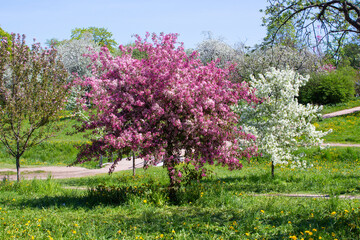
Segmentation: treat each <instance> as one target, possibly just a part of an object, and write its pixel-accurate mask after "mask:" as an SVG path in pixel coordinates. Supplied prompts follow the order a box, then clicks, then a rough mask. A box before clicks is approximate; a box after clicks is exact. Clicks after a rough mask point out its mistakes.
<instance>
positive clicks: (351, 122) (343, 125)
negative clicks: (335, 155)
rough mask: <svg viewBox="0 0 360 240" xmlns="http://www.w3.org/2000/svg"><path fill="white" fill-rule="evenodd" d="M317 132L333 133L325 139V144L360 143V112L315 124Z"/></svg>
mask: <svg viewBox="0 0 360 240" xmlns="http://www.w3.org/2000/svg"><path fill="white" fill-rule="evenodd" d="M314 125H315V127H316V129H317V130H321V131H328V130H330V129H332V132H331V133H329V134H328V135H326V136H325V137H324V139H325V142H336V143H360V112H356V113H352V114H348V115H343V116H338V117H333V118H326V119H323V120H322V121H320V122H316V123H314Z"/></svg>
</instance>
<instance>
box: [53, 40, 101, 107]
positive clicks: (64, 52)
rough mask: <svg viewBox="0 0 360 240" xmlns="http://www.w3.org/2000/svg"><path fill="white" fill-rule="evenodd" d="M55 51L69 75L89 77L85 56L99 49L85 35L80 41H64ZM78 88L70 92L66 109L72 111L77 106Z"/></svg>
mask: <svg viewBox="0 0 360 240" xmlns="http://www.w3.org/2000/svg"><path fill="white" fill-rule="evenodd" d="M57 50H58V52H59V54H60V56H61V61H62V62H63V64H64V67H65V69H66V70H67V71H68V72H69V73H70V78H69V81H70V80H71V79H72V77H71V74H76V75H77V76H79V77H81V78H83V77H90V76H91V69H89V68H88V66H89V64H90V62H91V60H90V58H89V57H86V56H85V54H91V53H92V52H93V51H96V52H98V51H100V47H99V46H98V45H97V44H96V43H95V42H94V41H93V40H92V36H91V34H90V33H89V34H85V35H84V37H83V38H81V39H73V40H66V41H64V42H62V43H61V44H60V45H59V46H58V47H57ZM80 94H81V93H80V88H79V87H77V86H75V87H73V88H72V90H71V95H70V97H69V98H68V101H67V106H66V108H67V109H74V108H76V106H77V100H76V99H77V97H78V96H79V95H80Z"/></svg>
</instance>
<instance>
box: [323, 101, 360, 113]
mask: <svg viewBox="0 0 360 240" xmlns="http://www.w3.org/2000/svg"><path fill="white" fill-rule="evenodd" d="M359 106H360V98H354V99H353V100H351V101H349V102H346V103H338V104H329V105H325V106H324V107H323V110H322V111H321V113H322V114H326V113H331V112H336V111H341V110H344V109H348V108H354V107H359Z"/></svg>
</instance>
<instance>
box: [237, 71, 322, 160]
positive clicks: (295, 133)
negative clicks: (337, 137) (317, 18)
mask: <svg viewBox="0 0 360 240" xmlns="http://www.w3.org/2000/svg"><path fill="white" fill-rule="evenodd" d="M308 80H309V77H308V76H306V77H303V76H301V75H300V74H298V73H296V72H295V71H293V70H289V69H286V70H277V69H275V68H271V69H270V71H268V72H266V73H265V74H264V75H261V74H260V75H259V77H258V79H256V78H255V77H254V76H251V81H250V84H251V87H252V88H253V89H254V90H255V91H256V96H257V97H258V98H261V99H263V102H262V103H260V104H258V105H256V106H250V105H248V104H247V103H240V104H239V105H238V106H236V107H235V111H236V112H238V113H239V115H240V119H239V124H240V125H244V126H245V127H244V128H243V129H244V131H246V132H248V133H252V134H254V135H255V136H256V137H257V144H258V148H259V151H260V152H261V153H263V154H265V155H268V156H269V157H270V159H271V161H272V162H273V163H274V165H276V164H287V163H288V161H289V160H296V161H294V162H295V164H296V166H306V165H304V163H303V162H301V161H300V160H298V159H295V158H294V156H293V154H292V153H293V151H294V150H296V149H297V148H298V147H300V146H304V147H308V146H313V145H318V144H321V143H322V139H321V138H322V137H323V136H324V135H326V134H327V133H324V132H321V131H316V129H315V127H314V126H313V125H312V124H311V121H312V120H313V119H314V118H316V117H317V116H319V111H320V110H321V107H318V106H313V105H310V104H308V105H306V106H305V105H302V104H299V103H298V101H297V99H296V97H297V96H298V92H299V88H300V87H301V86H303V85H304V84H305V83H306V82H307V81H308Z"/></svg>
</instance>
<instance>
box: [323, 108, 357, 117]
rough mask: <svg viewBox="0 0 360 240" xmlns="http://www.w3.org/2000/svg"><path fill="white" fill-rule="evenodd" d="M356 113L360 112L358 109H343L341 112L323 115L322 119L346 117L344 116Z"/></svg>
mask: <svg viewBox="0 0 360 240" xmlns="http://www.w3.org/2000/svg"><path fill="white" fill-rule="evenodd" d="M358 111H360V107H354V108H350V109H345V110H341V111H337V112H332V113H327V114H324V115H323V116H322V117H323V118H332V117H337V116H341V115H346V114H350V113H354V112H358Z"/></svg>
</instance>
